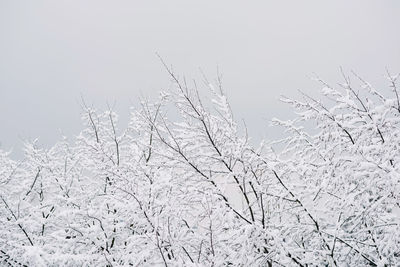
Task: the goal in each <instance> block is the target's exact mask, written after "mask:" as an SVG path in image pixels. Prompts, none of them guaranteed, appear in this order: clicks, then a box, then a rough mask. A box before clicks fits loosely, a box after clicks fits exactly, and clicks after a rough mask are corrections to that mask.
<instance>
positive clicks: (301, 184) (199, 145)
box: [0, 68, 400, 266]
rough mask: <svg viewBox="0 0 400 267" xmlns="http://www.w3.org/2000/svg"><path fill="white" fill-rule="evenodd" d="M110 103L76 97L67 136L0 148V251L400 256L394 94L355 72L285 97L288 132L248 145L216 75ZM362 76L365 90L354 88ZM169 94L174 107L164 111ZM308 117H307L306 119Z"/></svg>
mask: <svg viewBox="0 0 400 267" xmlns="http://www.w3.org/2000/svg"><path fill="white" fill-rule="evenodd" d="M167 71H168V72H169V74H170V75H171V78H172V79H173V81H174V82H175V84H176V90H172V91H171V92H167V93H162V94H161V96H160V99H159V100H158V102H156V103H154V104H151V103H148V102H143V103H142V106H141V107H140V108H138V109H133V110H132V116H131V121H130V124H129V126H128V127H127V128H126V129H124V130H120V129H118V127H117V125H118V118H117V115H116V114H115V113H114V112H113V111H112V110H108V111H106V112H97V111H95V110H94V109H92V108H90V107H87V106H84V113H83V117H82V118H83V122H84V129H83V131H82V132H81V133H80V134H79V135H78V136H77V138H76V140H75V141H74V142H71V141H68V140H67V139H65V138H64V139H63V140H62V141H60V142H59V143H57V144H56V145H55V146H54V147H52V148H50V149H40V148H38V147H37V145H36V143H35V142H33V143H27V144H26V146H25V158H24V159H23V160H22V161H20V162H16V161H13V160H11V159H10V158H9V155H8V154H7V153H4V152H1V153H0V263H1V264H9V265H11V266H14V265H26V266H143V265H144V266H154V265H164V266H297V265H298V266H321V265H322V266H330V265H332V266H363V265H372V266H385V265H387V266H390V265H393V266H394V265H396V264H397V262H399V261H400V253H399V251H400V227H399V222H400V219H399V218H400V207H399V205H400V195H399V194H400V180H399V177H400V169H399V166H400V154H399V151H400V150H399V146H400V130H399V122H400V120H399V116H400V101H399V98H398V90H397V87H396V79H397V77H393V76H390V75H389V76H388V79H389V83H390V84H389V85H390V86H391V89H392V92H390V91H389V92H388V93H392V94H391V95H390V94H388V95H389V96H384V92H378V91H377V90H375V89H374V88H373V87H372V86H371V85H370V84H368V83H366V82H365V81H363V80H362V79H359V78H358V77H356V76H355V77H354V78H355V79H356V81H357V82H358V83H360V87H357V88H355V87H353V85H352V84H351V83H350V79H349V78H348V77H345V82H344V83H343V84H341V87H340V88H339V89H335V88H333V87H331V86H329V85H328V84H326V83H324V82H322V81H321V82H322V83H323V86H324V88H323V90H322V92H323V95H324V96H325V97H326V98H325V100H316V99H314V98H312V97H310V96H307V95H305V94H304V95H303V96H304V99H303V101H297V100H290V99H287V98H284V99H283V101H284V102H286V103H289V104H291V105H292V106H293V107H294V108H295V109H296V118H295V119H293V120H290V121H280V120H277V119H276V120H274V121H273V124H274V125H279V126H283V127H284V128H285V131H286V132H287V133H288V137H287V138H285V139H283V140H279V141H278V143H282V144H284V146H285V148H284V149H283V151H281V152H279V153H276V152H274V150H273V149H272V148H273V146H274V144H275V143H269V144H267V143H265V142H263V143H262V144H261V145H260V146H259V147H254V146H253V145H252V144H251V143H250V140H249V138H248V136H247V133H246V132H242V131H241V130H240V129H239V128H240V127H239V126H238V124H237V123H236V121H235V120H234V118H233V115H232V112H231V109H230V106H229V104H228V102H227V98H226V97H225V95H224V94H223V92H222V90H221V88H218V89H217V90H216V89H214V88H213V87H212V86H211V85H210V91H211V94H212V101H211V103H203V101H202V99H201V98H200V97H199V93H198V91H197V89H191V88H189V87H188V86H187V85H186V83H185V82H184V81H181V80H180V79H179V78H178V77H177V76H176V75H175V74H174V73H172V72H171V71H170V70H169V69H168V68H167ZM359 89H360V90H361V91H360V92H359ZM171 107H173V108H174V112H175V113H176V114H175V115H174V117H178V118H175V119H174V120H171V119H168V116H167V115H168V114H167V110H171V109H172V108H171ZM310 122H312V123H313V125H315V128H316V129H312V130H308V127H309V126H305V125H310Z"/></svg>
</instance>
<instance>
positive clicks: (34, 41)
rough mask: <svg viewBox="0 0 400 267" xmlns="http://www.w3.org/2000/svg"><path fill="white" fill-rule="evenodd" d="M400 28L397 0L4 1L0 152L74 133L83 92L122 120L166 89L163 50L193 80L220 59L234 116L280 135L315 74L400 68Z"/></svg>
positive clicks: (375, 78) (376, 78)
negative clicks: (275, 122)
mask: <svg viewBox="0 0 400 267" xmlns="http://www.w3.org/2000/svg"><path fill="white" fill-rule="evenodd" d="M399 26H400V1H396V0H391V1H366V0H360V1H321V0H318V1H317V0H316V1H265V0H264V1H232V0H229V1H228V0H224V1H215V0H214V1H211V0H207V1H206V0H203V1H189V0H186V1H183V0H181V1H178V0H168V1H100V0H95V1H54V0H49V1H41V0H37V1H13V0H9V1H6V0H0V142H1V148H2V149H6V150H8V149H10V148H14V152H13V153H14V156H17V157H18V156H19V155H21V153H20V148H21V143H22V142H21V140H23V139H34V138H36V137H39V140H40V141H41V144H43V145H44V146H49V145H51V144H53V143H54V142H55V141H56V140H58V139H59V137H60V130H61V131H62V132H63V133H64V134H66V135H67V136H73V135H75V134H77V133H78V132H79V130H80V129H81V121H80V108H79V100H80V96H81V94H82V95H83V96H84V97H85V99H86V100H87V102H90V103H93V104H94V105H95V106H97V107H99V108H104V107H105V106H106V103H107V101H108V102H109V103H113V102H114V101H115V102H116V107H117V111H118V112H119V114H120V116H121V119H122V123H126V121H127V117H128V112H129V110H128V107H129V106H130V103H135V102H136V100H137V98H138V97H139V96H140V95H149V96H150V97H152V96H153V97H154V95H155V94H156V92H157V91H158V90H161V89H165V88H167V87H169V86H170V80H169V77H168V75H167V74H166V73H165V71H164V69H163V67H162V65H161V64H160V62H159V60H158V58H157V57H156V56H155V53H156V52H158V53H159V54H160V55H161V56H162V57H163V58H164V59H165V61H167V62H168V63H169V64H172V65H173V66H174V69H175V70H176V71H177V72H178V73H180V74H185V75H186V77H188V78H199V77H200V76H201V75H199V71H198V69H199V68H202V69H203V70H204V71H205V73H206V74H207V75H208V76H209V77H211V78H212V77H213V76H214V75H215V74H216V69H217V66H219V69H220V71H221V72H222V74H223V79H224V85H225V90H226V91H227V94H228V97H229V98H230V100H231V104H232V106H233V109H234V111H235V113H236V118H237V119H242V118H243V119H245V120H246V121H247V125H248V127H249V131H250V134H251V135H253V136H254V137H255V138H260V137H263V136H266V137H268V138H274V134H273V132H271V130H269V129H268V128H267V127H266V126H267V124H268V122H267V119H270V118H272V117H276V116H281V117H282V116H286V115H287V114H288V108H287V107H286V106H284V105H282V104H280V103H279V102H278V100H277V99H278V98H279V95H281V94H285V95H289V96H293V97H295V96H296V94H297V92H296V91H297V90H298V89H302V90H305V91H309V92H312V93H316V92H317V89H318V85H317V84H315V83H313V82H312V81H310V80H309V78H308V77H309V76H312V74H313V73H318V74H319V75H320V76H322V77H325V78H326V79H327V80H328V81H330V82H336V81H338V80H339V79H340V75H339V71H338V70H339V66H343V67H344V68H345V69H346V70H351V69H352V70H355V71H357V72H358V73H359V74H360V75H362V76H363V77H364V78H366V79H368V80H369V81H371V82H373V83H375V84H377V85H379V86H381V85H383V84H384V80H383V78H382V76H383V75H384V73H385V67H388V68H389V69H390V70H391V71H392V72H394V73H396V72H400V29H399ZM313 90H314V91H313ZM121 126H123V125H121Z"/></svg>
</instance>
